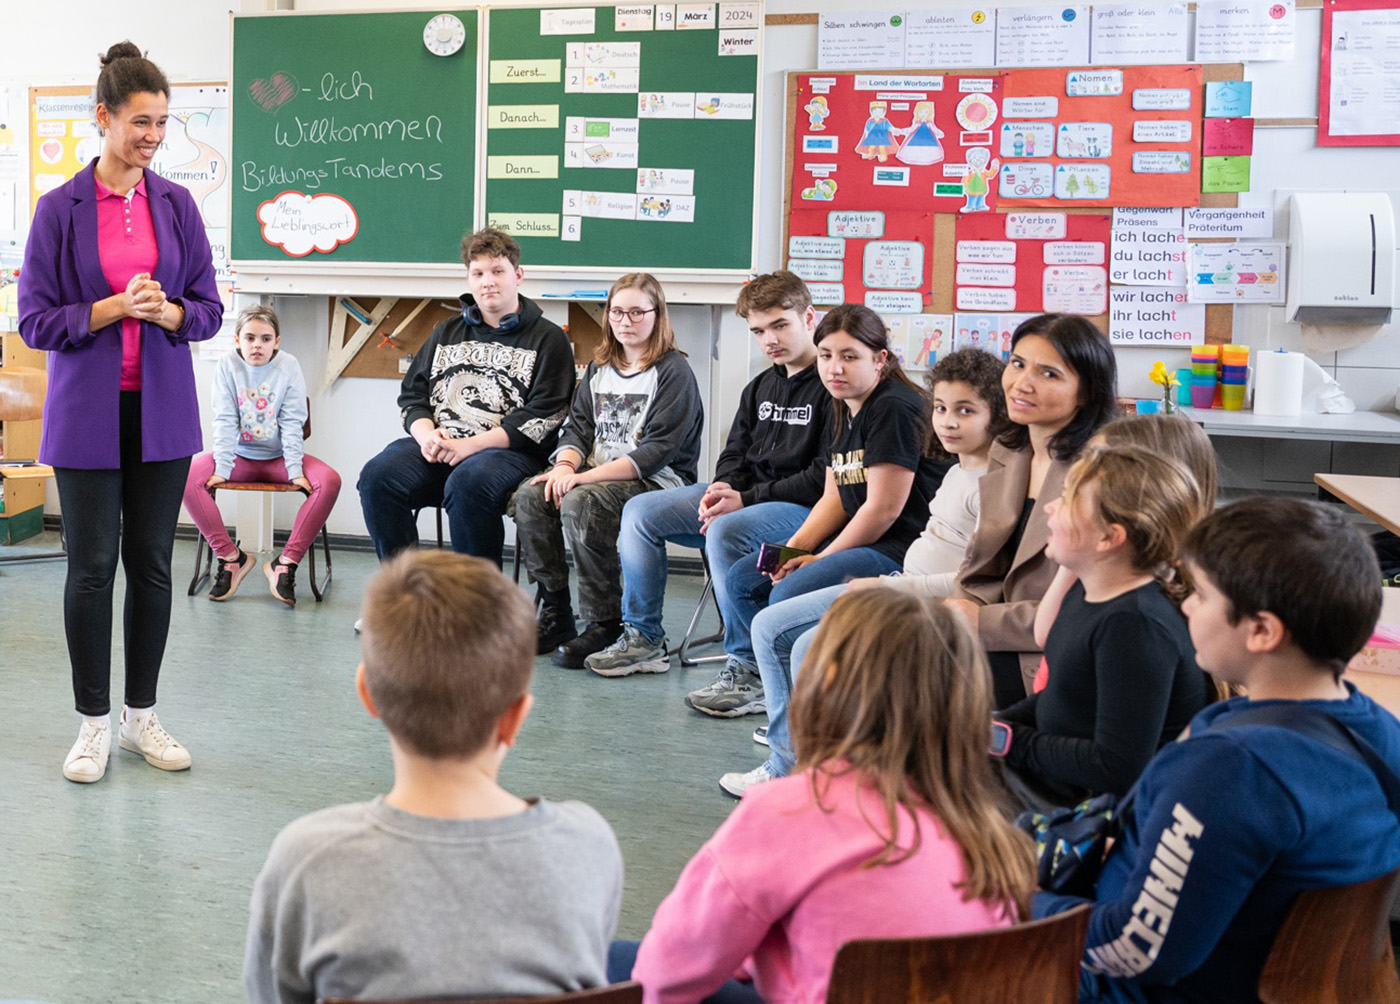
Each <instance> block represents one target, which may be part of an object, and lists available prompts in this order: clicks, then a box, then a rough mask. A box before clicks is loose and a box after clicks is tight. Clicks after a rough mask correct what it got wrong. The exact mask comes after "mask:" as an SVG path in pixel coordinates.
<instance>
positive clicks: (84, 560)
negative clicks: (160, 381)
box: [54, 391, 190, 715]
mask: <svg viewBox="0 0 1400 1004" xmlns="http://www.w3.org/2000/svg"><path fill="white" fill-rule="evenodd" d="M120 414H121V467H119V468H117V469H116V470H81V469H78V468H74V467H55V468H54V479H55V480H56V481H57V482H58V497H59V501H60V502H61V503H62V504H63V529H64V534H65V536H66V537H67V542H68V579H67V582H66V583H65V584H64V587H63V627H64V631H65V633H66V634H67V636H68V659H69V661H70V662H71V663H72V665H73V700H74V703H75V704H76V705H77V708H78V712H79V714H84V715H105V714H108V713H109V712H110V711H111V710H112V701H111V696H110V689H111V676H112V583H113V581H114V580H115V578H116V574H117V557H118V555H120V556H121V562H122V568H123V570H124V571H125V572H126V607H125V611H124V615H123V625H124V630H125V637H126V704H127V705H128V706H129V707H132V708H149V707H151V706H152V705H153V704H155V703H156V681H157V680H158V679H159V678H160V663H161V659H162V658H163V657H164V655H165V640H166V636H167V635H168V634H169V633H170V558H171V552H172V551H173V550H174V547H175V523H176V520H177V519H179V516H180V500H181V498H182V497H183V495H184V491H185V479H186V477H187V476H188V474H189V469H190V458H189V457H184V458H182V459H180V460H163V461H154V462H150V463H147V462H145V461H143V460H142V459H141V394H140V392H139V391H122V393H121V413H120Z"/></svg>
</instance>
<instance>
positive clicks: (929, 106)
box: [881, 101, 943, 165]
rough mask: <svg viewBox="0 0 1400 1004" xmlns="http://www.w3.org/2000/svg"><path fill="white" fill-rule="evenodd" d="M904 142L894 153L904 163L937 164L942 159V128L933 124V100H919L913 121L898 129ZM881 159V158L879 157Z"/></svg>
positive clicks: (915, 107)
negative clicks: (897, 151) (906, 127)
mask: <svg viewBox="0 0 1400 1004" xmlns="http://www.w3.org/2000/svg"><path fill="white" fill-rule="evenodd" d="M899 131H900V132H901V133H902V134H903V135H904V143H903V144H902V145H901V146H900V148H899V153H897V154H895V157H897V158H898V159H899V160H901V161H903V162H904V163H906V164H919V165H923V164H937V163H939V162H940V161H942V160H943V144H942V143H940V142H938V141H939V140H940V139H942V138H943V130H942V129H940V128H938V126H936V125H934V124H933V102H932V101H920V102H919V103H918V104H916V105H915V106H914V121H913V123H912V124H911V125H910V126H909V128H908V129H901V130H899ZM881 159H883V158H881Z"/></svg>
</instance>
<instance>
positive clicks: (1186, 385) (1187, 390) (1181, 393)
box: [1176, 366, 1400, 411]
mask: <svg viewBox="0 0 1400 1004" xmlns="http://www.w3.org/2000/svg"><path fill="white" fill-rule="evenodd" d="M1176 403H1177V404H1184V405H1190V404H1191V368H1190V367H1189V366H1183V367H1182V368H1181V369H1179V370H1177V371H1176ZM1395 410H1396V411H1400V406H1397V407H1396V409H1395Z"/></svg>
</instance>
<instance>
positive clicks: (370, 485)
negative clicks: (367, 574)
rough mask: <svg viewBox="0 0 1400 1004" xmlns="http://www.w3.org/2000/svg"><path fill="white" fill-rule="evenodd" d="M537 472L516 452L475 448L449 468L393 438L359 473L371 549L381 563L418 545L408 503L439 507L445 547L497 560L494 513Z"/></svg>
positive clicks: (409, 440)
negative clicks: (445, 529)
mask: <svg viewBox="0 0 1400 1004" xmlns="http://www.w3.org/2000/svg"><path fill="white" fill-rule="evenodd" d="M539 470H540V463H539V461H537V460H535V459H534V458H533V457H530V456H527V455H526V454H524V453H520V452H518V451H516V450H501V449H493V450H482V451H481V452H480V453H474V454H472V455H471V456H470V457H468V458H467V459H466V460H463V461H462V462H461V463H460V464H458V465H457V466H456V467H451V466H449V465H447V464H435V463H429V462H428V461H426V460H424V459H423V453H422V451H421V450H420V449H419V448H418V443H417V441H416V440H414V438H413V437H412V436H405V437H404V438H403V439H399V440H395V441H394V442H392V443H390V444H389V445H388V446H386V447H384V449H383V450H382V451H380V453H379V455H378V456H377V457H375V458H374V459H372V460H371V461H370V462H369V463H367V464H365V466H364V469H363V470H362V471H360V483H359V486H358V487H359V490H360V508H361V509H362V510H363V511H364V514H365V528H366V529H368V530H369V536H370V539H371V540H373V541H374V550H375V553H376V554H378V555H379V560H380V561H385V560H387V559H389V558H391V557H393V556H394V555H395V554H397V553H398V552H399V551H402V550H403V549H404V548H406V547H416V546H417V544H418V524H417V522H416V521H415V520H414V518H413V511H414V510H415V509H422V508H425V507H427V506H442V509H443V512H445V513H446V514H447V525H448V527H449V529H450V532H451V534H452V549H453V550H454V551H457V552H459V553H461V554H472V555H475V556H476V557H478V558H486V559H487V560H488V561H494V562H495V563H496V564H497V565H498V566H499V565H500V564H501V547H502V545H504V543H505V527H504V526H503V525H502V523H501V517H502V516H503V515H504V514H505V511H506V504H507V503H508V502H509V501H510V498H511V496H512V495H514V494H515V489H516V486H517V485H519V484H520V482H521V481H523V480H524V479H525V478H527V477H528V476H529V475H531V474H535V473H538V472H539Z"/></svg>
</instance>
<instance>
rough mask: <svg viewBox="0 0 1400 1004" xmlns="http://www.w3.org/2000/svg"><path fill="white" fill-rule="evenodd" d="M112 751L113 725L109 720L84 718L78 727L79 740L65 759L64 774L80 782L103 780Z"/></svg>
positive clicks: (69, 778) (87, 782) (71, 779)
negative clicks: (98, 720) (94, 720)
mask: <svg viewBox="0 0 1400 1004" xmlns="http://www.w3.org/2000/svg"><path fill="white" fill-rule="evenodd" d="M111 752H112V726H111V725H109V724H108V723H107V722H89V721H86V720H84V722H83V724H82V727H81V728H80V729H78V741H77V742H75V743H74V744H73V748H72V749H71V750H69V751H68V756H67V757H65V758H64V761H63V776H64V777H66V778H68V780H70V781H76V782H78V784H91V783H92V782H94V781H101V780H102V775H103V774H106V773H107V758H108V756H109V755H110V754H111Z"/></svg>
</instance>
